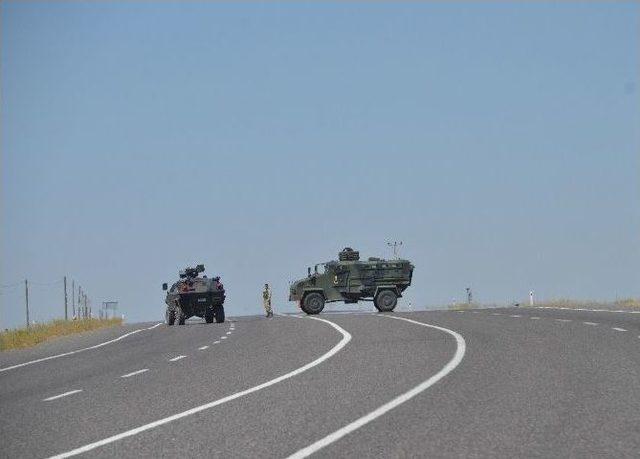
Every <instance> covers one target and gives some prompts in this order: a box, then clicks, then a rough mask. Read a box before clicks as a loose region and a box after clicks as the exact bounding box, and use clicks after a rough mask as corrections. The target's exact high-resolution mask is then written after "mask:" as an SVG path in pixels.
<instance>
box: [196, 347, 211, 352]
mask: <svg viewBox="0 0 640 459" xmlns="http://www.w3.org/2000/svg"><path fill="white" fill-rule="evenodd" d="M205 349H209V346H202V347H199V348H198V350H199V351H204V350H205Z"/></svg>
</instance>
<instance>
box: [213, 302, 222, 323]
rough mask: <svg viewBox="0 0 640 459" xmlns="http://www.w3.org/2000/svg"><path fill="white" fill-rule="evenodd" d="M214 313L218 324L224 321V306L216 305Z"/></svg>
mask: <svg viewBox="0 0 640 459" xmlns="http://www.w3.org/2000/svg"><path fill="white" fill-rule="evenodd" d="M214 315H215V317H216V323H217V324H222V323H224V306H222V305H220V306H216V307H215V309H214Z"/></svg>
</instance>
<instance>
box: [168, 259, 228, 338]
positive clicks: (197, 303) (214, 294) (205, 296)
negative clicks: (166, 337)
mask: <svg viewBox="0 0 640 459" xmlns="http://www.w3.org/2000/svg"><path fill="white" fill-rule="evenodd" d="M203 272H204V265H198V266H196V267H195V268H186V269H184V270H183V271H180V280H179V281H177V282H175V283H174V284H173V285H172V286H171V288H169V289H168V287H167V284H166V283H164V284H162V289H163V290H165V291H167V290H168V291H167V297H166V299H165V303H167V309H166V312H165V319H166V322H167V325H173V324H175V323H177V324H178V325H184V322H185V321H186V320H187V319H189V318H190V317H193V316H197V317H201V318H203V319H204V320H205V321H206V322H207V323H208V324H210V323H212V322H213V321H214V320H215V321H216V322H217V323H222V322H224V300H225V291H224V285H222V282H220V277H212V278H207V276H202V277H200V276H199V274H200V273H203Z"/></svg>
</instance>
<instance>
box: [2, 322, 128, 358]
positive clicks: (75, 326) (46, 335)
mask: <svg viewBox="0 0 640 459" xmlns="http://www.w3.org/2000/svg"><path fill="white" fill-rule="evenodd" d="M119 325H122V319H105V320H101V319H83V320H69V321H67V320H54V321H53V322H49V323H45V324H38V325H32V326H31V327H29V328H18V329H15V330H7V331H3V332H0V351H6V350H9V349H21V348H25V347H31V346H35V345H36V344H40V343H42V342H44V341H48V340H50V339H52V338H57V337H59V336H65V335H72V334H75V333H82V332H86V331H90V330H97V329H98V328H106V327H115V326H119Z"/></svg>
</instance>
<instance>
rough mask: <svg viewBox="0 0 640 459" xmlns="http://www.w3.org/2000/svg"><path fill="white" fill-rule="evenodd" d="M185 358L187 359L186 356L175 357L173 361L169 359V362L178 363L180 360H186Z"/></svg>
mask: <svg viewBox="0 0 640 459" xmlns="http://www.w3.org/2000/svg"><path fill="white" fill-rule="evenodd" d="M185 357H186V355H179V356H177V357H174V358H172V359H169V362H176V361H178V360H180V359H184V358H185Z"/></svg>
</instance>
